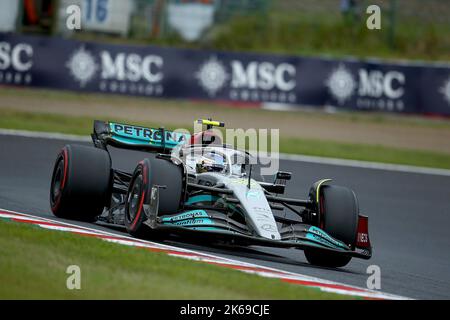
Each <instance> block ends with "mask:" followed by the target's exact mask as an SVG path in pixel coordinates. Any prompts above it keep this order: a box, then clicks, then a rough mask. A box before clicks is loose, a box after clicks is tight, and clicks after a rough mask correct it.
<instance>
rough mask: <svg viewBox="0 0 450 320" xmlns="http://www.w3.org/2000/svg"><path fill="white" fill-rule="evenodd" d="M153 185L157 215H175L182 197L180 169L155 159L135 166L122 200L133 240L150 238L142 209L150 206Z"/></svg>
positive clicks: (181, 172)
mask: <svg viewBox="0 0 450 320" xmlns="http://www.w3.org/2000/svg"><path fill="white" fill-rule="evenodd" d="M155 185H156V186H158V187H159V188H160V190H159V210H158V212H159V213H160V214H174V213H177V212H178V211H179V209H180V203H181V201H182V196H183V170H182V167H180V166H178V165H176V164H174V163H172V162H171V161H169V160H164V159H158V158H153V159H151V160H150V159H144V160H142V161H141V162H139V164H138V165H137V166H136V169H135V170H134V173H133V177H132V179H131V182H130V185H129V187H128V192H127V196H126V199H125V227H126V228H127V231H128V233H130V234H131V235H133V236H135V237H146V236H148V235H149V228H148V227H147V226H146V225H144V222H145V220H146V219H147V216H146V214H145V211H144V206H145V205H147V204H149V203H150V197H151V190H152V188H153V186H155Z"/></svg>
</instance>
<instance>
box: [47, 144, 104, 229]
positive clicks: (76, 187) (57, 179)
mask: <svg viewBox="0 0 450 320" xmlns="http://www.w3.org/2000/svg"><path fill="white" fill-rule="evenodd" d="M110 185H111V160H110V157H109V155H108V153H107V152H106V151H105V150H101V149H97V148H93V147H87V146H82V145H67V146H65V147H64V148H63V149H62V150H61V152H60V153H59V155H58V157H57V158H56V162H55V166H54V169H53V175H52V181H51V186H50V207H51V209H52V212H53V214H54V215H55V216H57V217H60V218H65V219H73V220H80V221H94V220H95V218H96V217H97V216H99V215H101V214H102V212H103V209H104V207H105V205H106V204H107V203H108V201H109V199H110V194H111V193H110Z"/></svg>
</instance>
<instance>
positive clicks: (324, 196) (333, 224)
mask: <svg viewBox="0 0 450 320" xmlns="http://www.w3.org/2000/svg"><path fill="white" fill-rule="evenodd" d="M319 212H320V219H319V227H320V228H321V229H323V230H324V231H325V232H327V233H328V234H329V235H331V236H332V237H334V238H336V239H338V240H341V241H343V242H344V243H345V244H347V245H348V246H349V248H351V249H354V247H355V242H356V234H357V228H358V214H359V206H358V201H357V199H356V195H355V193H354V192H353V191H352V190H350V189H348V188H345V187H341V186H334V185H326V186H323V187H322V188H321V190H320V195H319ZM305 257H306V259H307V260H308V262H309V263H311V264H313V265H318V266H323V267H334V268H338V267H343V266H345V265H347V264H348V263H349V262H350V260H351V259H352V258H351V257H349V256H343V255H340V254H335V253H332V252H331V253H330V252H327V251H324V250H320V249H307V250H305Z"/></svg>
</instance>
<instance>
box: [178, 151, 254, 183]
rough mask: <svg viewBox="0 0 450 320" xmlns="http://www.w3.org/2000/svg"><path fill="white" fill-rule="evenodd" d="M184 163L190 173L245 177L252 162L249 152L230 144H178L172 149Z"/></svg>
mask: <svg viewBox="0 0 450 320" xmlns="http://www.w3.org/2000/svg"><path fill="white" fill-rule="evenodd" d="M172 157H175V158H177V159H179V160H181V161H182V162H184V164H185V165H186V168H187V169H188V171H189V172H190V173H205V172H217V173H222V174H225V175H233V176H238V177H245V176H247V174H248V170H249V165H250V164H253V163H254V162H252V157H251V155H250V154H249V153H247V152H244V151H241V150H236V149H233V148H232V147H231V146H226V145H224V146H220V147H219V146H207V147H205V146H201V145H198V146H196V145H188V146H180V147H178V148H175V149H174V150H173V151H172Z"/></svg>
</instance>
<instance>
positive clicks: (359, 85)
mask: <svg viewBox="0 0 450 320" xmlns="http://www.w3.org/2000/svg"><path fill="white" fill-rule="evenodd" d="M405 83H406V78H405V75H404V74H403V73H402V72H399V71H396V70H392V71H387V72H383V71H381V70H367V69H363V68H361V69H359V70H358V73H357V76H356V77H355V76H354V74H353V72H352V71H351V70H349V69H348V68H347V67H346V66H345V65H344V64H340V65H339V66H338V67H337V68H336V69H334V70H333V71H332V72H331V74H330V76H329V77H328V79H327V80H326V82H325V85H326V86H327V87H328V89H329V92H330V94H331V96H332V97H333V98H334V99H336V100H337V102H338V104H339V105H343V104H344V103H345V102H346V101H348V100H350V99H351V98H353V97H354V96H355V95H356V98H357V99H356V104H357V106H358V107H359V108H367V109H368V108H371V109H372V108H378V109H384V108H385V109H387V110H388V111H392V110H394V109H397V110H401V109H402V108H403V101H402V100H401V98H402V97H403V95H404V93H405V90H404V85H405Z"/></svg>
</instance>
